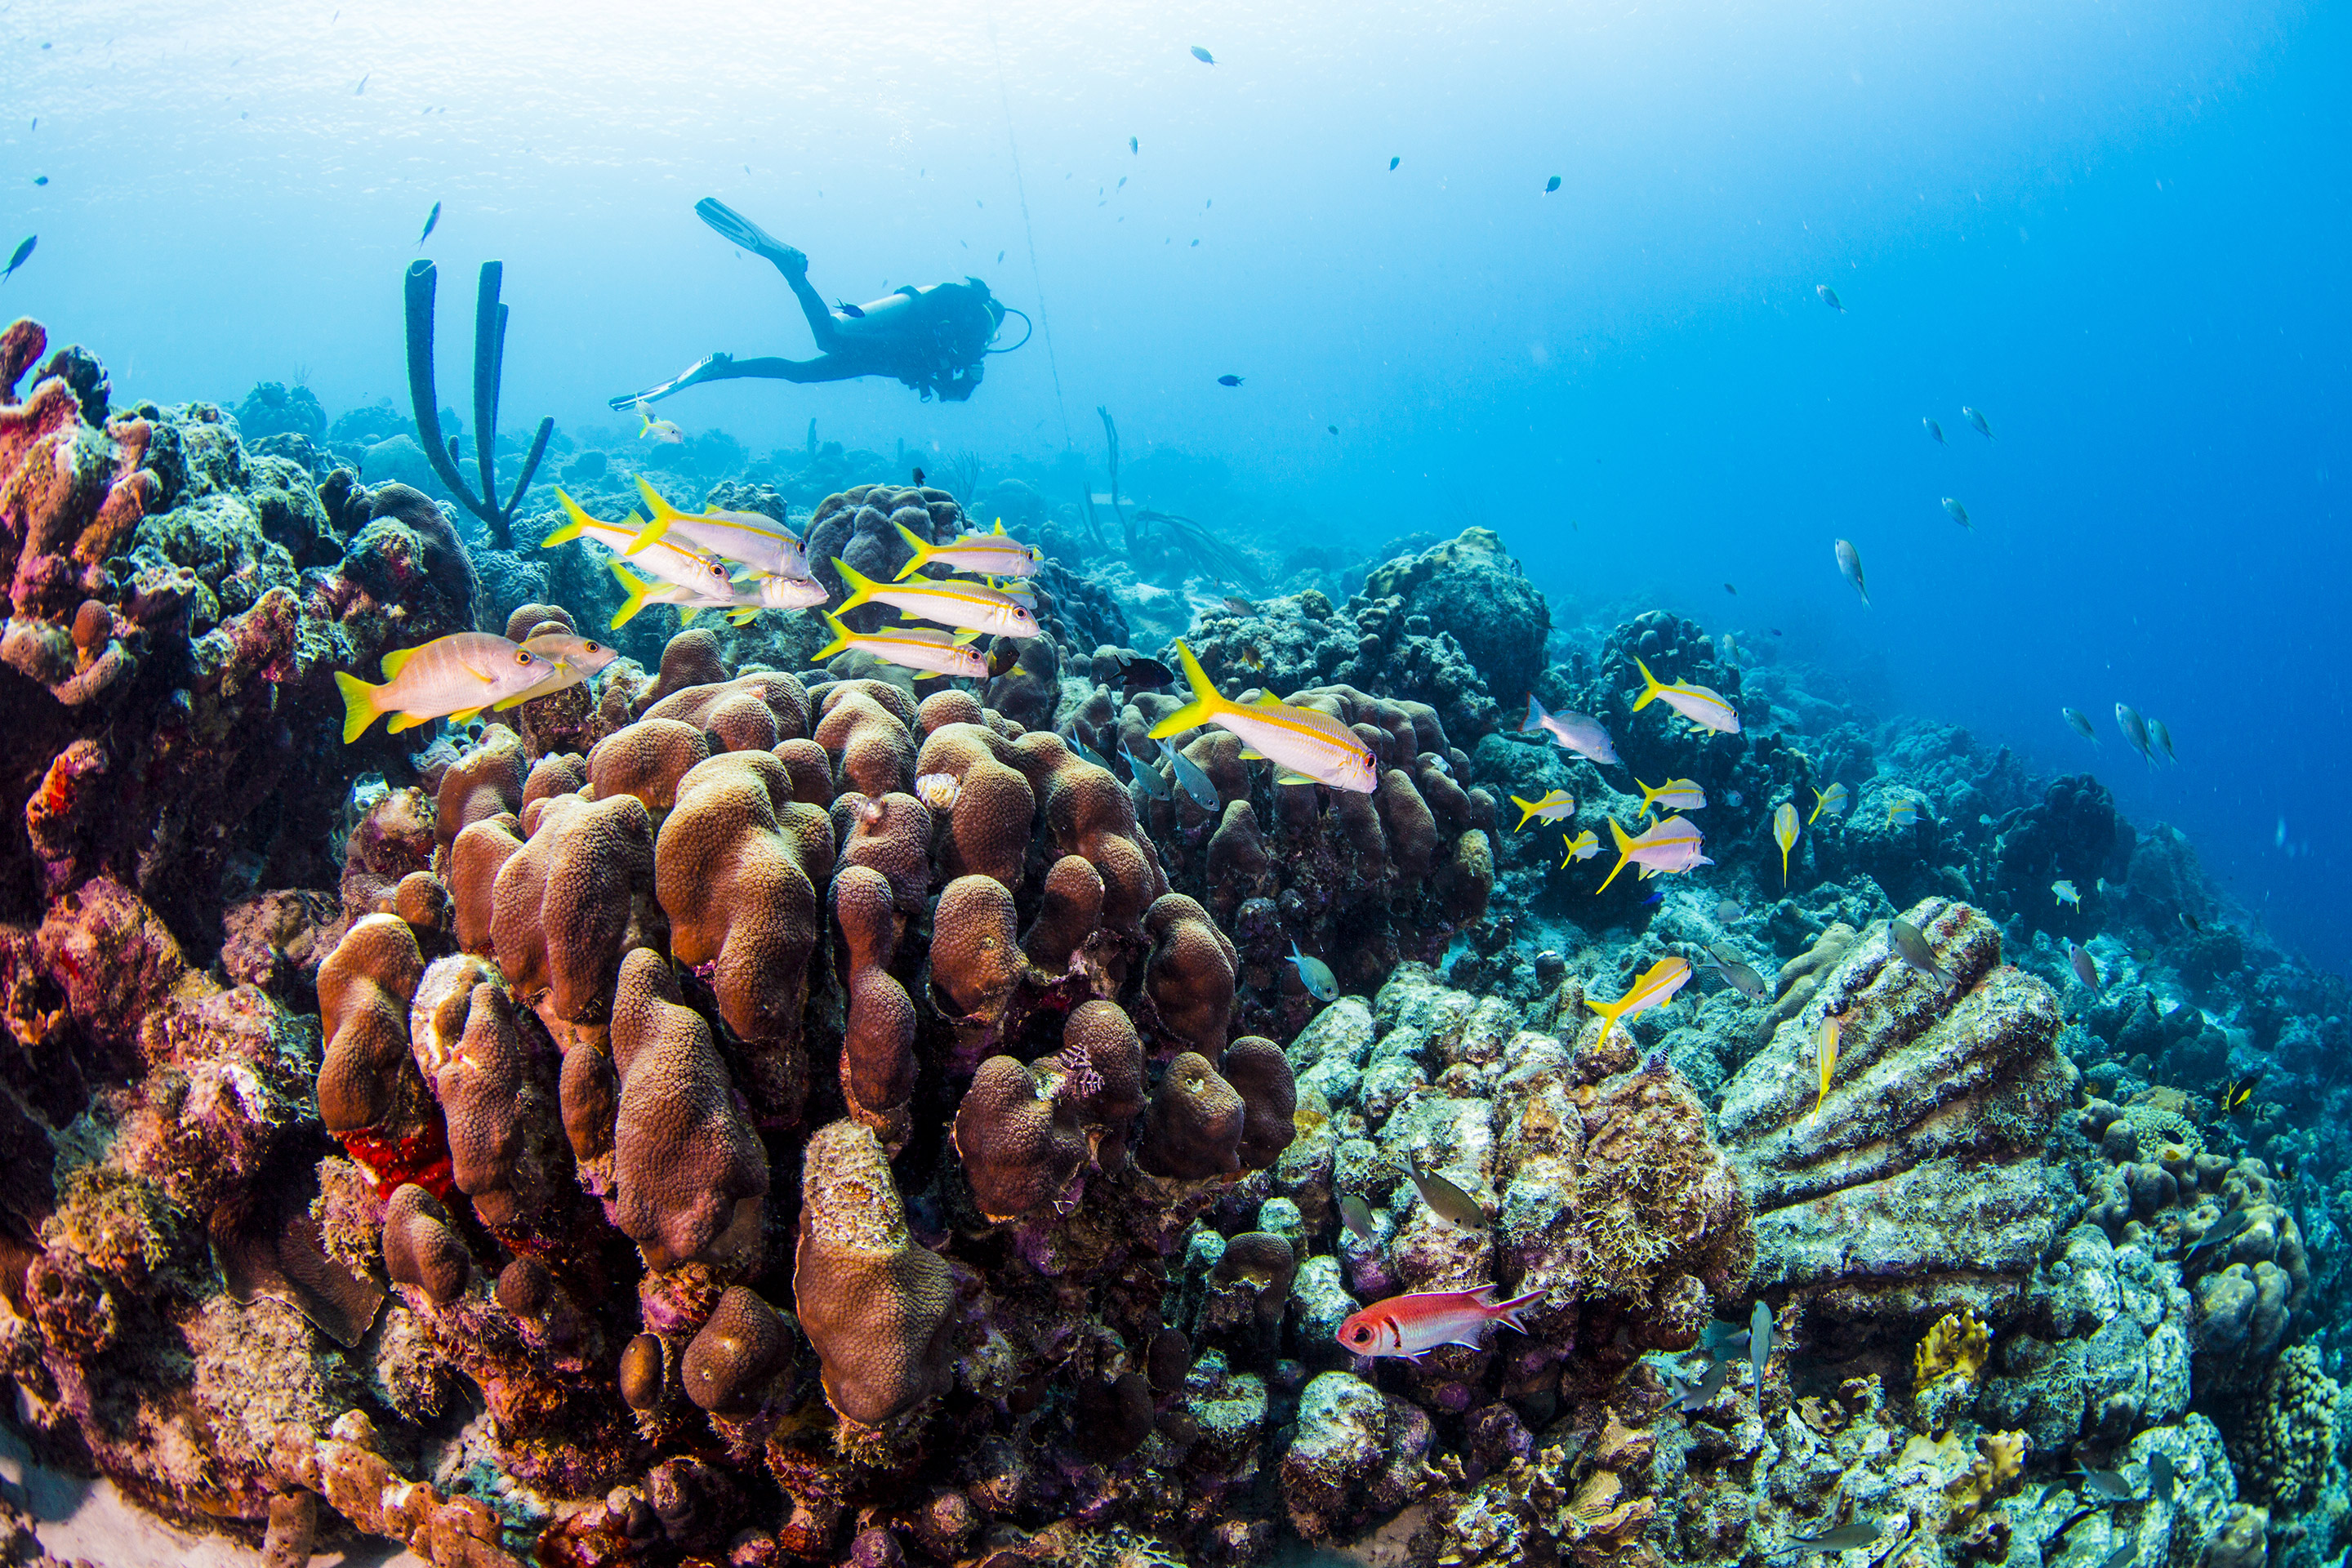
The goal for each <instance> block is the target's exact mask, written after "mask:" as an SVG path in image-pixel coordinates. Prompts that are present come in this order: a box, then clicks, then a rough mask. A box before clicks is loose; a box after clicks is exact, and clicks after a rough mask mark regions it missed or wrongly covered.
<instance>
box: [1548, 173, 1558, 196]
mask: <svg viewBox="0 0 2352 1568" xmlns="http://www.w3.org/2000/svg"><path fill="white" fill-rule="evenodd" d="M1558 189H1559V175H1558V174H1554V175H1553V176H1552V177H1551V178H1550V179H1549V180H1546V181H1545V182H1544V195H1551V194H1552V193H1553V192H1554V191H1556V190H1558Z"/></svg>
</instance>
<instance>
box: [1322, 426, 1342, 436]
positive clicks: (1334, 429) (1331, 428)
mask: <svg viewBox="0 0 2352 1568" xmlns="http://www.w3.org/2000/svg"><path fill="white" fill-rule="evenodd" d="M1323 428H1325V429H1326V430H1328V431H1329V432H1331V434H1332V435H1334V436H1337V435H1338V434H1339V426H1337V425H1326V426H1323Z"/></svg>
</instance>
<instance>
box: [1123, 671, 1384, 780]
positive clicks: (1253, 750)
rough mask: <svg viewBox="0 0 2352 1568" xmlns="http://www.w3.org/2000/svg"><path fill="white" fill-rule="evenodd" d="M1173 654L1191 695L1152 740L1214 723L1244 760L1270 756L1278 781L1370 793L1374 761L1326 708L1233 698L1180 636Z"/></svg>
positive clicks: (1154, 730)
mask: <svg viewBox="0 0 2352 1568" xmlns="http://www.w3.org/2000/svg"><path fill="white" fill-rule="evenodd" d="M1176 654H1177V657H1178V658H1180V659H1181V660H1182V661H1183V665H1184V679H1187V680H1189V681H1191V682H1192V701H1190V702H1188V703H1186V704H1185V705H1184V706H1183V707H1181V708H1179V709H1178V710H1176V711H1174V712H1173V713H1171V714H1170V715H1168V717H1167V718H1165V719H1162V720H1161V721H1160V722H1159V723H1157V724H1154V725H1153V726H1152V727H1151V738H1152V739H1153V740H1155V741H1157V740H1162V739H1164V738H1166V737H1167V736H1170V735H1173V734H1176V733H1178V732H1180V731H1185V730H1191V729H1196V728H1198V727H1199V726H1201V725H1202V724H1214V725H1215V726H1216V727H1217V728H1218V729H1220V730H1230V731H1233V732H1234V734H1236V735H1239V736H1240V737H1241V738H1242V757H1243V760H1244V761H1246V762H1257V761H1271V762H1272V763H1274V764H1275V766H1276V768H1278V769H1280V770H1281V771H1280V772H1279V773H1276V779H1277V780H1278V781H1279V782H1280V783H1283V784H1306V783H1310V782H1311V783H1315V784H1328V785H1330V786H1331V787H1332V788H1333V789H1344V790H1351V791H1353V792H1354V793H1356V794H1358V795H1370V794H1371V793H1372V786H1373V785H1374V784H1376V783H1378V782H1379V779H1380V771H1381V770H1380V763H1378V762H1377V761H1376V760H1375V759H1374V758H1373V756H1372V749H1371V748H1370V746H1367V745H1365V744H1364V741H1363V737H1362V736H1360V735H1359V734H1357V733H1356V732H1355V731H1353V730H1350V729H1349V728H1348V726H1347V725H1345V724H1342V723H1341V722H1339V720H1338V719H1336V718H1334V717H1332V716H1331V715H1330V714H1328V713H1320V712H1318V711H1316V710H1314V709H1312V708H1296V707H1293V706H1292V705H1291V704H1289V703H1287V702H1285V701H1282V700H1280V699H1278V698H1276V696H1275V695H1274V694H1273V693H1271V692H1265V693H1261V694H1260V695H1259V697H1258V700H1256V701H1255V702H1236V701H1234V700H1233V699H1231V698H1229V697H1225V696H1223V695H1222V694H1220V693H1219V692H1218V690H1217V689H1216V687H1215V686H1214V685H1213V683H1212V682H1211V681H1210V679H1209V672H1208V671H1207V670H1205V669H1202V668H1201V661H1200V660H1199V659H1197V658H1193V657H1192V649H1191V648H1189V647H1185V646H1184V644H1183V643H1182V642H1181V641H1179V642H1178V643H1177V644H1176Z"/></svg>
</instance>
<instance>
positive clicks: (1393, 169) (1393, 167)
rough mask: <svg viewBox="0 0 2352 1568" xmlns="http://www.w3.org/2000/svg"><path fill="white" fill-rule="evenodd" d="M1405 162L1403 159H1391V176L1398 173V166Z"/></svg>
mask: <svg viewBox="0 0 2352 1568" xmlns="http://www.w3.org/2000/svg"><path fill="white" fill-rule="evenodd" d="M1403 162H1404V160H1403V159H1402V158H1391V159H1390V160H1389V173H1390V174H1395V173H1396V166H1397V165H1398V164H1399V163H1403Z"/></svg>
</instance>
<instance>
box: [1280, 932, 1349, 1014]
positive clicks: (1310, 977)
mask: <svg viewBox="0 0 2352 1568" xmlns="http://www.w3.org/2000/svg"><path fill="white" fill-rule="evenodd" d="M1290 962H1291V963H1295V964H1297V966H1298V983H1299V984H1301V985H1304V986H1306V987H1307V994H1308V995H1309V996H1312V997H1314V998H1315V1000H1317V1001H1318V1002H1337V1001H1338V1000H1339V976H1338V975H1336V974H1334V973H1331V966H1330V965H1329V964H1328V963H1324V962H1323V961H1322V960H1321V959H1319V958H1316V957H1314V956H1312V955H1310V954H1307V953H1304V952H1299V951H1298V943H1297V941H1296V940H1294V941H1292V942H1291V944H1290Z"/></svg>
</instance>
